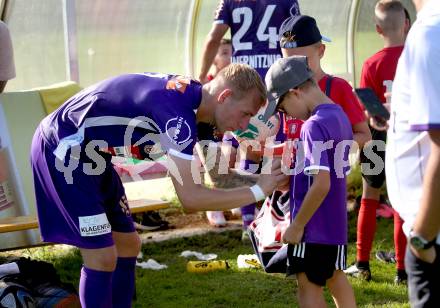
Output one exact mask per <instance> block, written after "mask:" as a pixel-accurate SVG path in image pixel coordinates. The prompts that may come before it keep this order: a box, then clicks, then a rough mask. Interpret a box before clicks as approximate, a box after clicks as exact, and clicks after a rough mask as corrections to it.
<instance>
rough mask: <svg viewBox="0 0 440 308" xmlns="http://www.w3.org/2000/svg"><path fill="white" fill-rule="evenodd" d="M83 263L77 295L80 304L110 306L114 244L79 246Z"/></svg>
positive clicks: (114, 261) (114, 257) (86, 307)
mask: <svg viewBox="0 0 440 308" xmlns="http://www.w3.org/2000/svg"><path fill="white" fill-rule="evenodd" d="M80 251H81V255H82V257H83V261H84V265H83V268H82V269H81V278H80V282H79V297H80V301H81V306H82V307H84V308H88V307H102V308H105V307H112V277H113V271H114V269H115V267H116V248H115V246H111V247H106V248H99V249H84V248H81V249H80Z"/></svg>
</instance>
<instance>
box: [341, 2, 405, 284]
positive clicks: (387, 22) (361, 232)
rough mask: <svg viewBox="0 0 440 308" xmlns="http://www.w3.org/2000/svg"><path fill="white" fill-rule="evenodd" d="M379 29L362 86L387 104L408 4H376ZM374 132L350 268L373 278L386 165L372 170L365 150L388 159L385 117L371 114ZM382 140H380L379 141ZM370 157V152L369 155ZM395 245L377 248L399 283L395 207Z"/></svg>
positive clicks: (401, 251) (401, 270)
mask: <svg viewBox="0 0 440 308" xmlns="http://www.w3.org/2000/svg"><path fill="white" fill-rule="evenodd" d="M375 20H376V31H377V33H378V34H379V35H380V36H381V38H382V39H383V41H384V48H383V49H382V50H380V51H378V52H377V53H375V54H374V55H373V56H371V57H370V58H368V59H367V60H366V61H365V62H364V65H363V67H362V74H361V82H360V86H361V87H362V88H371V89H373V91H374V92H375V93H376V95H377V97H378V98H379V99H380V101H381V102H383V103H384V104H386V102H387V100H386V98H385V96H384V94H385V92H391V87H392V83H393V80H394V75H395V74H396V68H397V62H398V60H399V57H400V54H401V53H402V51H403V46H404V43H405V38H406V34H407V32H408V29H409V20H408V19H407V17H406V14H405V8H404V7H403V5H402V3H401V2H400V1H398V0H381V1H379V2H378V3H377V4H376V7H375ZM368 118H369V124H370V129H371V135H372V137H373V141H374V143H376V145H375V144H374V143H369V144H367V145H366V146H365V149H364V151H362V152H361V163H362V165H361V166H362V183H363V192H362V199H361V202H360V209H359V216H358V223H357V245H356V248H357V253H356V264H355V265H353V266H352V267H350V268H348V269H347V273H348V274H351V275H353V276H355V277H359V278H363V279H366V280H370V279H371V271H370V265H369V260H370V253H371V247H372V244H373V239H374V234H375V232H376V210H377V209H378V207H379V204H380V193H381V187H382V186H383V184H384V182H385V168H384V166H383V167H382V168H381V171H380V173H379V174H376V172H374V173H375V174H371V173H370V172H368V171H367V170H365V168H369V169H370V170H372V169H373V168H374V166H375V164H374V163H373V161H372V160H370V159H369V158H368V157H367V155H365V153H367V152H366V150H370V151H372V152H371V153H375V155H377V156H379V157H380V158H381V159H382V161H383V162H385V142H386V137H387V134H386V129H387V125H386V121H384V120H383V119H378V118H375V117H370V116H369V117H368ZM379 143H381V144H379ZM368 156H370V155H368ZM370 157H371V156H370ZM393 215H394V245H395V250H396V254H395V256H392V255H391V254H390V253H385V252H378V253H377V254H376V257H377V258H378V259H380V260H382V261H395V262H396V267H397V274H396V277H395V279H394V281H395V282H396V283H403V282H405V281H406V280H407V275H406V272H405V263H404V258H405V249H406V237H405V235H404V233H403V230H402V224H403V221H402V219H401V218H400V216H399V214H398V213H397V212H395V211H394V213H393Z"/></svg>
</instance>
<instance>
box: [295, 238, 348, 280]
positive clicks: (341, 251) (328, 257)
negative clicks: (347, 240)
mask: <svg viewBox="0 0 440 308" xmlns="http://www.w3.org/2000/svg"><path fill="white" fill-rule="evenodd" d="M346 260H347V245H325V244H313V243H300V244H297V245H289V246H288V248H287V276H290V275H293V274H297V273H305V274H306V276H307V279H308V280H309V281H310V282H313V283H314V284H317V285H319V286H325V285H326V283H327V280H328V279H330V278H331V277H332V276H333V273H334V271H335V270H341V271H342V270H345V269H346V267H347V263H346Z"/></svg>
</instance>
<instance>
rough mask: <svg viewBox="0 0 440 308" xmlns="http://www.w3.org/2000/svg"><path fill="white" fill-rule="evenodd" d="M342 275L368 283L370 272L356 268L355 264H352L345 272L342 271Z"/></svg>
mask: <svg viewBox="0 0 440 308" xmlns="http://www.w3.org/2000/svg"><path fill="white" fill-rule="evenodd" d="M344 273H345V274H347V275H349V276H352V277H355V278H359V279H362V280H365V281H370V280H371V271H370V269H369V268H368V269H363V268H358V267H357V265H356V264H353V265H352V266H350V267H349V268H347V269H346V270H344Z"/></svg>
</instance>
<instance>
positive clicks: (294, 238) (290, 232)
mask: <svg viewBox="0 0 440 308" xmlns="http://www.w3.org/2000/svg"><path fill="white" fill-rule="evenodd" d="M303 235H304V227H303V226H300V225H298V224H296V223H295V221H293V222H292V223H291V224H290V225H289V227H287V229H286V231H285V232H284V234H283V243H284V244H299V243H301V240H302V237H303Z"/></svg>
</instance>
